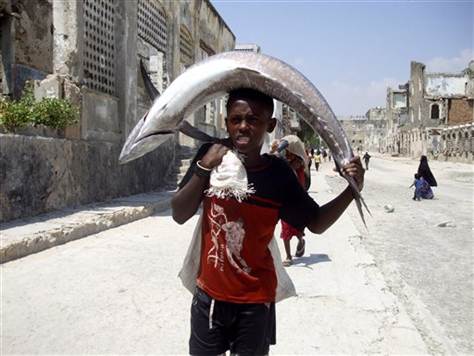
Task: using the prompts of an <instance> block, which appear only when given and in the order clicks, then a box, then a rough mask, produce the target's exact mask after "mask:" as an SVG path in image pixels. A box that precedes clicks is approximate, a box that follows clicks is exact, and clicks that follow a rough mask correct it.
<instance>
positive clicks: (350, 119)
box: [337, 115, 370, 154]
mask: <svg viewBox="0 0 474 356" xmlns="http://www.w3.org/2000/svg"><path fill="white" fill-rule="evenodd" d="M337 119H338V120H339V122H340V123H341V125H342V128H343V129H344V132H345V133H346V135H347V138H348V139H349V142H350V144H351V147H352V149H353V150H354V152H356V153H358V154H360V152H362V151H363V150H369V148H368V147H367V137H368V135H367V132H368V130H369V129H370V128H369V126H368V120H367V118H366V117H365V116H359V115H351V116H338V118H337Z"/></svg>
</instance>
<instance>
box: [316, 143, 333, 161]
mask: <svg viewBox="0 0 474 356" xmlns="http://www.w3.org/2000/svg"><path fill="white" fill-rule="evenodd" d="M318 151H319V150H318ZM320 152H321V155H322V156H323V161H324V162H326V157H327V156H328V153H327V152H326V149H325V148H324V147H323V148H321V151H320ZM329 160H331V158H329Z"/></svg>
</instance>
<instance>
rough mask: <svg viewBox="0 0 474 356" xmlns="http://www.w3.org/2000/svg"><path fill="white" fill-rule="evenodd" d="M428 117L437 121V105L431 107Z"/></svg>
mask: <svg viewBox="0 0 474 356" xmlns="http://www.w3.org/2000/svg"><path fill="white" fill-rule="evenodd" d="M430 117H431V118H432V119H439V105H438V104H433V105H431V115H430Z"/></svg>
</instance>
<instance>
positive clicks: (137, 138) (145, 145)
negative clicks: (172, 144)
mask: <svg viewBox="0 0 474 356" xmlns="http://www.w3.org/2000/svg"><path fill="white" fill-rule="evenodd" d="M150 121H151V118H150V113H148V112H147V113H146V114H145V115H143V117H142V118H141V119H140V120H139V121H138V122H137V124H136V125H135V127H134V128H133V130H132V132H130V134H129V135H128V137H127V140H126V141H125V143H124V145H123V148H122V151H121V152H120V156H119V163H120V164H124V163H127V162H130V161H133V160H134V159H137V158H139V157H141V156H143V155H145V154H147V153H148V152H150V151H153V150H154V149H155V148H157V147H158V146H160V145H161V144H163V143H164V142H166V141H168V140H169V139H170V138H171V137H173V136H174V133H175V131H174V130H173V129H171V128H167V127H166V126H165V125H162V128H160V127H159V126H158V127H154V128H150V127H149V126H150V125H149V123H150Z"/></svg>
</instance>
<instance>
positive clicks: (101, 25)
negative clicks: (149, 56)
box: [83, 0, 117, 95]
mask: <svg viewBox="0 0 474 356" xmlns="http://www.w3.org/2000/svg"><path fill="white" fill-rule="evenodd" d="M116 6H117V0H84V2H83V10H84V55H83V65H84V82H85V84H86V86H87V87H89V88H91V89H94V90H97V91H100V92H103V93H107V94H110V95H115V12H116Z"/></svg>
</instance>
